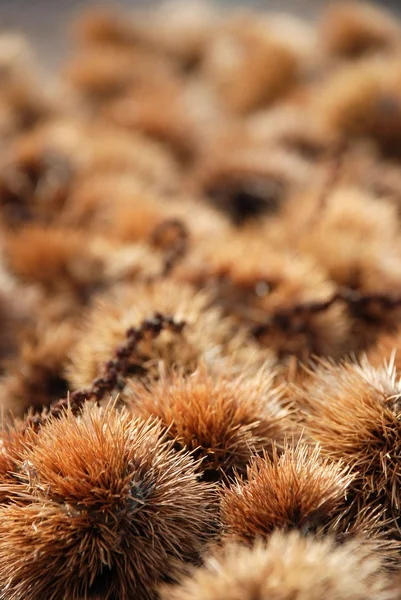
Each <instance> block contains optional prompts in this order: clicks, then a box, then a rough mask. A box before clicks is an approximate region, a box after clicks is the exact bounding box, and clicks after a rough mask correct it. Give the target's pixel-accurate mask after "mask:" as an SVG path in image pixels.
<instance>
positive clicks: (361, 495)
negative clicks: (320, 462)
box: [299, 361, 401, 520]
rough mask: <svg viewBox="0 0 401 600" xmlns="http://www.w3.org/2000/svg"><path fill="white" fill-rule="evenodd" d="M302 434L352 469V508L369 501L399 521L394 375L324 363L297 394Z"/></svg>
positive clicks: (399, 426)
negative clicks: (302, 412)
mask: <svg viewBox="0 0 401 600" xmlns="http://www.w3.org/2000/svg"><path fill="white" fill-rule="evenodd" d="M299 392H300V393H299V400H300V402H301V403H302V404H303V406H304V407H305V414H306V421H305V424H306V431H307V432H308V435H309V436H310V437H311V438H312V440H313V441H314V442H317V443H319V444H320V445H321V448H322V454H323V455H324V456H327V457H329V458H330V459H332V460H342V461H344V463H345V464H346V465H348V466H349V467H350V468H352V470H353V473H354V479H353V481H352V483H351V486H350V492H351V493H353V494H354V499H355V502H356V506H357V507H358V509H359V510H360V508H361V507H363V506H366V505H367V504H368V503H370V505H371V507H373V506H377V507H378V508H379V509H380V510H381V511H383V516H385V517H390V518H392V519H394V520H397V519H398V515H399V510H400V506H401V495H400V483H401V481H400V477H401V469H400V467H401V462H400V460H401V459H400V456H401V453H400V450H401V422H400V417H401V407H400V397H401V385H400V382H399V381H398V380H397V377H396V371H395V369H394V367H393V366H392V365H390V366H389V367H386V368H384V367H382V368H377V369H376V368H374V367H372V366H371V365H370V364H369V363H368V362H367V361H363V362H362V363H361V364H356V363H350V362H349V363H348V362H347V363H343V364H341V365H338V366H334V365H332V364H329V363H326V364H322V365H321V366H320V367H319V368H318V369H317V370H316V372H315V373H311V378H310V380H309V385H306V386H305V389H303V390H300V391H299Z"/></svg>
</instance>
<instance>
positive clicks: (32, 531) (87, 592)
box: [0, 407, 212, 600]
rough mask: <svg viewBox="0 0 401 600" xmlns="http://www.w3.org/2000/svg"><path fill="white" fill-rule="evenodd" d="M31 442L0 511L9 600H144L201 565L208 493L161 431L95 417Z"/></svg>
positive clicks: (96, 412)
mask: <svg viewBox="0 0 401 600" xmlns="http://www.w3.org/2000/svg"><path fill="white" fill-rule="evenodd" d="M30 435H31V437H32V438H33V440H34V444H33V447H29V448H27V449H26V452H25V454H23V455H22V456H21V459H20V462H19V465H18V466H19V480H20V484H19V489H17V490H16V491H15V493H14V496H13V502H12V503H10V504H8V505H7V506H2V507H1V508H0V512H1V525H0V529H1V542H0V556H1V567H0V576H1V580H2V582H3V593H4V598H6V599H8V600H10V599H11V598H12V599H13V600H17V599H21V600H22V599H23V598H24V599H25V600H36V599H37V598H43V600H54V599H55V598H59V599H60V600H61V599H67V598H78V597H81V596H84V597H90V596H91V595H92V596H93V595H95V594H96V593H97V594H102V598H105V599H111V598H114V599H116V598H119V599H121V600H127V599H130V598H134V597H135V598H138V599H142V598H143V599H146V600H148V599H150V598H155V597H156V590H155V588H156V586H157V585H158V583H160V582H161V581H166V580H170V581H171V580H174V579H175V578H176V576H177V573H178V572H180V568H181V569H182V568H183V567H182V566H181V567H180V562H181V561H191V560H196V559H197V557H198V555H199V552H200V550H201V548H202V544H203V543H204V541H205V539H206V538H207V536H208V532H209V531H210V530H211V512H210V502H211V499H212V487H210V484H209V485H207V484H203V483H200V482H199V481H198V479H197V475H196V468H197V465H196V463H195V462H194V461H193V459H192V458H191V457H190V455H189V454H188V453H184V452H178V453H177V452H175V451H174V450H173V444H172V442H166V440H165V438H164V437H163V435H162V429H161V427H160V425H159V424H157V422H155V421H148V422H144V421H142V420H132V417H131V416H130V415H129V414H128V413H127V412H122V413H119V412H116V411H115V410H114V409H113V407H109V408H108V409H107V410H106V411H102V410H101V409H99V408H93V407H92V409H90V410H89V409H88V410H86V412H85V413H84V414H83V416H82V417H81V418H79V419H76V418H75V417H74V416H73V415H72V413H71V412H68V411H66V412H65V414H64V415H63V416H62V417H61V418H60V419H59V420H50V421H48V423H47V425H46V427H44V428H43V429H42V430H41V433H40V434H39V435H37V434H35V433H33V431H31V432H30Z"/></svg>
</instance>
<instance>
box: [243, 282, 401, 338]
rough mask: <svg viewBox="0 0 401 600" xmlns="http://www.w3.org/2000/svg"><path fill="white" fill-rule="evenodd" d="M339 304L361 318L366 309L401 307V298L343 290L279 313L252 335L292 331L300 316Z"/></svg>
mask: <svg viewBox="0 0 401 600" xmlns="http://www.w3.org/2000/svg"><path fill="white" fill-rule="evenodd" d="M337 302H343V303H345V304H346V306H347V307H348V308H349V310H350V311H352V313H353V314H354V315H356V316H361V313H363V312H364V310H365V309H366V308H368V307H369V306H372V305H374V304H375V305H377V306H379V307H381V308H383V309H387V310H392V309H395V308H398V307H401V296H389V295H388V294H362V293H361V292H358V291H355V290H350V289H343V290H339V291H337V292H335V293H334V294H333V295H332V296H330V298H328V299H327V300H322V301H320V302H318V301H311V302H305V303H303V304H296V305H295V306H293V307H291V308H289V309H287V310H281V311H277V312H276V313H274V314H273V315H271V316H270V317H268V319H267V320H266V321H264V322H263V323H258V324H256V325H255V326H254V327H253V328H252V334H253V335H254V336H255V337H262V336H263V335H265V334H267V333H268V332H269V330H270V329H271V328H273V327H279V328H280V329H283V330H284V329H290V324H291V321H292V319H293V318H295V317H298V316H304V317H305V316H308V315H312V314H317V313H321V312H324V311H326V310H328V309H329V308H331V307H332V306H333V305H334V304H336V303H337Z"/></svg>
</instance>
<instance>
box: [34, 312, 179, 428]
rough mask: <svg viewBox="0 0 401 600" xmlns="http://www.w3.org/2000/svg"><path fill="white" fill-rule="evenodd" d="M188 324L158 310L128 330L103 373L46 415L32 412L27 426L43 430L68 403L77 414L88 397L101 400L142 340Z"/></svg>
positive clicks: (122, 374)
mask: <svg viewBox="0 0 401 600" xmlns="http://www.w3.org/2000/svg"><path fill="white" fill-rule="evenodd" d="M184 327H185V322H184V321H175V320H174V319H173V317H170V316H166V315H162V314H161V313H156V314H155V315H154V317H153V318H151V319H145V320H144V321H142V323H141V325H140V326H139V327H130V328H129V329H128V330H127V332H126V341H125V342H124V343H123V344H121V345H120V346H118V347H117V348H116V350H115V353H114V358H113V359H111V360H108V361H107V362H106V363H105V365H104V369H103V375H101V376H100V377H97V378H96V379H94V381H93V382H92V385H91V386H90V387H89V388H87V389H81V390H76V391H75V392H72V393H71V394H69V396H68V397H67V398H62V399H61V400H58V401H57V402H56V403H55V404H53V405H52V406H51V407H50V409H49V411H48V413H46V414H45V415H38V414H37V415H32V416H29V417H28V419H27V427H32V428H33V429H35V430H39V429H40V427H41V426H42V425H43V424H44V423H45V421H46V420H47V419H48V418H49V416H52V417H55V418H59V417H60V415H61V414H62V412H63V411H64V410H65V409H66V408H67V407H70V409H71V411H72V412H73V414H74V415H78V414H79V413H80V412H81V410H82V408H83V406H84V404H85V402H87V401H88V400H92V399H93V400H95V401H96V402H100V400H102V399H103V398H104V396H105V395H106V394H107V393H111V392H112V391H113V389H114V388H115V387H116V386H117V385H119V383H120V382H121V379H123V378H124V377H126V376H127V374H128V371H129V367H130V359H131V358H132V356H133V355H134V354H135V352H136V351H137V348H138V344H140V342H142V341H143V340H154V339H156V338H157V337H159V335H160V334H161V332H162V331H166V330H167V331H172V332H174V333H181V332H182V330H183V328H184Z"/></svg>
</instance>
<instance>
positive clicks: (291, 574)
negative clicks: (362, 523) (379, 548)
mask: <svg viewBox="0 0 401 600" xmlns="http://www.w3.org/2000/svg"><path fill="white" fill-rule="evenodd" d="M380 568H381V563H380V560H378V559H377V558H376V557H374V556H372V555H370V554H369V553H368V552H367V551H366V550H365V549H364V547H363V545H362V544H359V543H357V542H349V543H347V544H344V546H342V547H341V548H337V547H335V546H334V545H333V543H332V542H331V540H314V539H311V538H305V537H302V536H301V535H300V534H299V533H297V532H291V533H288V534H283V533H279V532H276V533H274V534H273V535H272V536H271V538H270V539H269V542H268V543H267V545H264V544H262V543H258V544H256V546H255V547H254V548H253V549H248V548H246V547H242V546H240V545H236V544H233V545H230V544H229V545H227V546H225V547H224V548H223V550H222V551H221V552H220V553H217V554H216V555H212V556H210V557H209V559H208V560H207V561H206V565H205V567H203V568H201V569H199V570H197V571H195V573H194V575H193V577H192V578H191V577H188V578H186V579H184V580H183V582H182V583H181V585H180V586H179V587H175V588H174V587H173V588H165V589H164V591H163V594H162V598H163V600H220V599H221V598H224V599H225V600H254V599H255V598H258V600H322V598H324V599H325V600H392V599H395V598H396V597H397V593H396V592H395V591H394V589H393V590H391V589H390V585H389V581H387V579H386V577H385V576H384V575H383V574H382V573H381V572H380Z"/></svg>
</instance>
